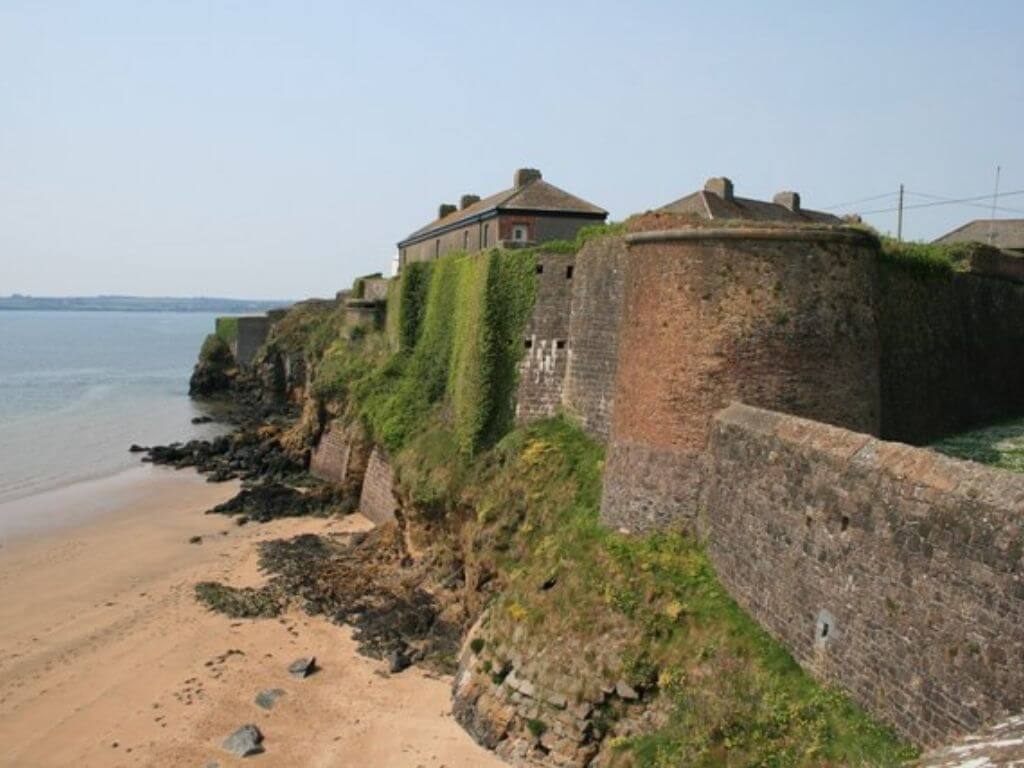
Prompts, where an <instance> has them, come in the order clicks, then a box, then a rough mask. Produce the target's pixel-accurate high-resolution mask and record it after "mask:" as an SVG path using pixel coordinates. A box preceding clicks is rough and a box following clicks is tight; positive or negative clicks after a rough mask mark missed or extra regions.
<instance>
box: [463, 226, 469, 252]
mask: <svg viewBox="0 0 1024 768" xmlns="http://www.w3.org/2000/svg"><path fill="white" fill-rule="evenodd" d="M462 250H464V251H468V250H469V230H468V229H467V230H466V231H465V232H463V233H462Z"/></svg>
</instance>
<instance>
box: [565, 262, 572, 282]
mask: <svg viewBox="0 0 1024 768" xmlns="http://www.w3.org/2000/svg"><path fill="white" fill-rule="evenodd" d="M565 279H566V280H572V264H570V265H569V266H568V267H566V268H565Z"/></svg>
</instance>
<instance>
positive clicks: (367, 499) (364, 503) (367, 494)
mask: <svg viewBox="0 0 1024 768" xmlns="http://www.w3.org/2000/svg"><path fill="white" fill-rule="evenodd" d="M397 506H398V505H397V503H396V502H395V494H394V475H393V473H392V471H391V463H390V462H389V461H388V455H387V453H385V452H384V449H383V448H381V447H380V446H374V447H373V450H372V451H371V452H370V461H369V463H368V464H367V465H366V475H365V476H364V478H363V493H362V496H360V498H359V511H360V512H361V513H362V514H363V515H364V516H365V517H367V518H369V519H370V520H372V521H373V522H374V523H376V524H377V525H381V524H382V523H386V522H389V521H391V520H394V519H395V509H396V508H397Z"/></svg>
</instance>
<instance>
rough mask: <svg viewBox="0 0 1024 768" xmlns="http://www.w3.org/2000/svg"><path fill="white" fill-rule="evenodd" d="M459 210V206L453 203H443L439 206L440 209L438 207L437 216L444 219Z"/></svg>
mask: <svg viewBox="0 0 1024 768" xmlns="http://www.w3.org/2000/svg"><path fill="white" fill-rule="evenodd" d="M457 210H458V208H456V207H455V206H454V205H452V204H451V203H441V205H440V206H438V209H437V218H439V219H443V218H445V217H447V216H451V215H452V214H453V213H455V211H457Z"/></svg>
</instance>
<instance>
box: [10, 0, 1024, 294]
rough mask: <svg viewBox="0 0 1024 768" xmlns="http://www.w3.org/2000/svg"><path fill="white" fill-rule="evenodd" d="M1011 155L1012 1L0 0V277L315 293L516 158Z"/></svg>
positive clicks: (917, 232) (1021, 115) (1021, 162)
mask: <svg viewBox="0 0 1024 768" xmlns="http://www.w3.org/2000/svg"><path fill="white" fill-rule="evenodd" d="M997 162H999V163H1001V164H1002V166H1003V177H1002V185H1001V187H1002V189H1003V190H1004V191H1007V192H1010V191H1015V190H1021V189H1024V2H1021V0H1005V1H1004V2H999V1H996V0H993V1H991V2H981V1H978V0H976V1H975V2H950V1H948V0H946V1H943V0H930V1H922V2H910V1H901V2H892V0H888V1H887V2H867V1H865V0H861V1H860V2H831V1H830V2H822V1H821V0H816V1H815V2H784V1H783V0H773V1H772V2H742V1H741V0H733V2H712V1H709V0H703V1H702V2H687V1H685V0H676V1H675V2H643V0H634V1H633V2H628V3H627V2H615V3H611V2H602V1H601V0H589V1H588V2H555V1H553V0H547V1H546V2H521V1H514V2H489V3H467V2H455V1H452V2H438V0H431V2H423V3H418V2H416V3H414V2H408V3H388V2H380V1H376V2H360V3H348V2H299V1H298V0H292V1H289V2H284V1H281V2H259V1H258V0H244V1H243V0H235V1H232V2H188V1H187V0H174V1H173V2H171V1H168V2H143V1H141V0H126V1H125V2H103V1H102V0H89V1H88V2H87V1H85V0H83V1H82V2H59V0H33V1H31V2H16V1H12V0H0V295H3V294H7V293H11V292H23V293H34V294H40V295H41V294H91V293H99V292H120V293H138V294H151V295H152V294H174V295H195V294H205V295H225V296H251V297H282V298H290V297H302V296H307V295H313V294H316V295H327V294H330V293H333V292H334V291H335V290H336V289H337V288H339V287H342V286H344V285H346V284H348V283H349V282H350V281H351V279H352V278H353V277H354V276H355V275H357V274H361V273H365V272H369V271H374V270H376V269H387V268H388V266H389V263H390V259H391V257H392V255H393V253H394V243H395V242H396V241H397V240H399V239H400V238H401V237H403V236H404V235H406V234H407V233H408V232H409V231H411V230H413V229H415V228H417V227H418V226H420V225H422V224H424V223H426V221H428V220H429V219H431V218H432V217H433V215H434V214H435V213H436V210H437V205H438V203H440V202H445V201H455V200H457V198H458V196H459V195H460V194H461V193H464V192H476V193H479V194H488V193H491V192H495V191H497V190H499V189H503V188H505V187H507V186H509V185H510V183H511V177H512V172H513V170H514V169H515V168H516V167H518V166H535V167H538V168H541V169H542V170H543V172H544V175H545V177H546V178H547V179H548V180H550V181H552V182H553V183H555V184H557V185H559V186H562V187H565V188H567V189H568V190H570V191H572V192H574V193H576V194H579V195H581V196H582V197H585V198H587V199H589V200H591V201H593V202H596V203H598V204H601V205H603V206H604V207H605V208H607V209H609V210H610V211H611V213H612V216H613V218H623V217H625V216H626V215H628V214H629V213H631V212H635V211H638V210H644V209H648V208H653V207H656V206H658V205H661V204H663V203H665V202H668V201H670V200H672V199H674V198H676V197H679V196H681V195H682V194H685V193H688V192H691V191H693V190H694V189H697V188H698V187H700V186H701V184H702V183H703V181H704V179H705V178H706V177H708V176H712V175H728V176H730V177H731V178H732V179H733V181H734V182H735V184H736V189H737V193H738V194H741V195H748V196H754V197H760V196H765V197H770V196H771V195H772V194H773V193H774V192H776V191H778V190H780V189H786V188H788V189H796V190H798V191H800V192H801V193H802V195H803V200H804V204H805V205H807V206H809V207H824V206H831V205H834V204H837V203H842V202H845V201H848V200H856V199H859V198H865V197H869V196H874V195H880V194H885V193H887V192H894V191H895V189H896V187H897V185H898V184H899V183H900V182H901V181H902V182H904V183H905V184H906V185H907V189H908V190H910V191H911V192H917V193H926V194H932V195H942V196H948V197H967V196H972V195H984V194H989V193H991V190H992V185H993V173H994V167H995V165H996V163H997ZM923 202H929V199H928V198H924V197H918V196H915V195H908V197H907V203H908V204H916V203H923ZM894 204H895V197H894V196H892V197H888V198H885V199H882V200H879V201H876V202H872V203H866V204H864V205H862V206H860V208H861V209H862V210H871V209H874V208H886V207H891V206H892V205H894ZM981 205H982V206H983V207H982V208H968V207H963V206H940V207H935V208H925V209H921V210H909V211H907V213H906V219H905V222H906V223H905V232H906V234H907V235H909V236H910V237H912V238H931V237H934V236H936V235H938V234H941V233H942V232H943V231H945V230H946V229H949V228H952V227H953V226H955V225H958V224H960V223H962V222H963V221H966V220H968V219H971V218H975V217H987V216H988V211H987V210H986V208H985V207H984V206H985V203H982V204H981ZM1002 205H1004V206H1006V207H1009V208H1017V209H1019V210H1021V211H1024V195H1018V196H1013V197H1007V198H1005V199H1004V200H1003V201H1002ZM1001 215H1004V216H1024V213H1017V214H1014V213H1012V212H1004V213H1003V214H1001ZM867 219H868V220H869V221H870V222H871V223H872V224H874V225H876V226H877V227H879V228H880V229H882V230H887V229H894V228H895V215H894V214H892V213H882V214H877V215H871V216H868V217H867Z"/></svg>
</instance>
